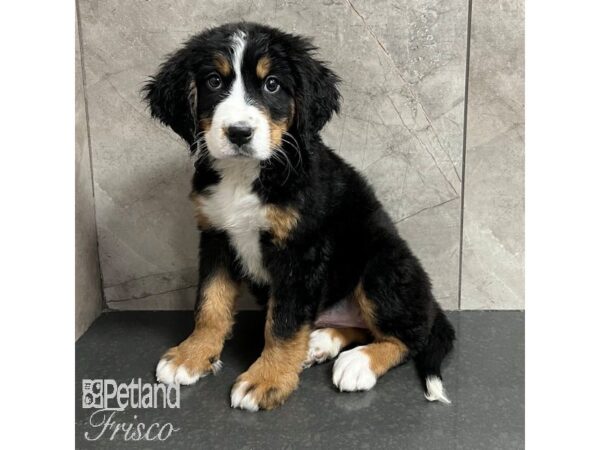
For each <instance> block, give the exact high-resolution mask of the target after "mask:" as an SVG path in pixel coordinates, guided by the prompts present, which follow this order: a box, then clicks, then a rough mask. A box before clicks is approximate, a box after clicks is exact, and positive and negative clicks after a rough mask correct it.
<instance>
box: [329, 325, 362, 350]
mask: <svg viewBox="0 0 600 450" xmlns="http://www.w3.org/2000/svg"><path fill="white" fill-rule="evenodd" d="M326 330H327V333H329V336H331V338H332V339H338V340H339V341H340V342H341V348H345V347H348V346H349V345H351V344H364V343H366V342H368V341H369V339H371V335H370V334H369V332H368V331H367V330H365V329H364V328H350V327H348V328H327V329H326Z"/></svg>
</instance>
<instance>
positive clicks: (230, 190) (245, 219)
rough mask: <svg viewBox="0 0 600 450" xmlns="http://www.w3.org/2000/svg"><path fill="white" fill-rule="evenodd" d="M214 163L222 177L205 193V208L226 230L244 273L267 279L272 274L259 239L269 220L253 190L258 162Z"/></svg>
mask: <svg viewBox="0 0 600 450" xmlns="http://www.w3.org/2000/svg"><path fill="white" fill-rule="evenodd" d="M215 167H216V168H217V170H219V172H220V174H221V177H222V179H221V181H220V182H219V184H217V185H215V186H213V187H211V188H210V189H209V190H208V193H207V194H205V195H202V197H201V202H202V212H203V213H204V214H205V215H206V216H207V218H208V220H209V221H210V223H211V224H213V225H214V226H215V227H216V228H218V229H221V230H225V231H226V232H227V234H228V235H229V238H230V240H231V244H232V245H233V247H234V248H235V250H236V252H237V258H238V260H239V262H240V263H241V265H242V268H243V270H244V272H245V275H247V276H250V277H252V278H254V279H255V280H256V281H259V282H263V283H267V282H268V281H269V274H268V273H267V271H266V269H265V268H264V265H263V262H262V254H261V250H260V242H259V239H260V232H261V231H262V230H266V229H267V228H268V222H267V219H266V213H265V208H264V207H263V205H262V204H261V202H260V199H259V198H258V196H257V195H256V194H255V193H254V192H252V184H253V182H254V180H255V179H256V178H257V177H258V172H259V167H258V162H256V161H240V160H218V161H216V162H215Z"/></svg>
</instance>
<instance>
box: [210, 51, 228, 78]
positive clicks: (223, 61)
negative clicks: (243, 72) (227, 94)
mask: <svg viewBox="0 0 600 450" xmlns="http://www.w3.org/2000/svg"><path fill="white" fill-rule="evenodd" d="M213 62H214V64H215V67H216V68H217V72H219V73H220V74H221V75H222V76H224V77H226V76H228V75H229V74H230V73H231V64H230V63H229V60H228V59H227V58H226V57H225V56H223V55H222V54H221V53H217V55H216V56H215V59H214V61H213Z"/></svg>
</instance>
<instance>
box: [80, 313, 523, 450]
mask: <svg viewBox="0 0 600 450" xmlns="http://www.w3.org/2000/svg"><path fill="white" fill-rule="evenodd" d="M449 317H450V320H451V321H452V322H453V324H454V325H455V327H456V329H457V334H458V340H457V344H456V348H455V350H454V352H453V353H451V355H450V356H449V358H448V360H447V363H446V364H445V367H444V370H443V373H444V383H445V386H446V388H447V391H448V394H449V396H450V398H451V400H452V404H451V405H442V404H434V403H429V402H427V401H426V400H425V399H424V398H423V393H422V390H421V386H420V384H419V382H418V379H417V376H416V372H415V370H414V366H413V363H412V362H409V363H407V364H406V365H403V366H401V367H398V368H396V369H393V370H392V371H391V372H389V373H388V374H386V375H385V376H384V377H382V378H381V379H380V380H379V381H378V383H377V385H376V386H375V388H374V389H373V390H372V391H369V392H365V393H339V392H337V391H336V390H335V389H334V387H333V384H332V382H331V370H332V363H326V364H323V365H320V366H316V367H312V368H310V369H308V370H306V371H304V373H303V374H302V376H301V384H300V387H299V389H298V390H297V391H296V392H295V393H294V394H293V395H292V397H290V399H289V400H288V402H287V403H286V404H284V405H283V406H282V407H281V408H279V409H277V410H275V411H271V412H259V413H249V412H246V411H240V410H232V409H231V408H230V407H229V391H230V389H231V385H232V384H233V382H234V380H235V378H236V377H237V376H238V375H239V374H240V373H241V372H242V371H244V370H245V369H246V368H247V367H248V366H249V365H250V364H251V363H252V361H253V359H254V358H256V357H257V356H258V355H259V353H260V350H261V346H262V342H261V340H262V335H263V330H262V325H263V321H264V316H263V315H262V314H261V313H258V312H243V313H240V314H239V315H238V319H237V324H236V328H235V330H234V333H233V338H232V340H230V341H228V342H227V344H226V346H225V350H224V353H223V355H222V359H223V362H224V368H223V370H222V371H221V372H220V373H219V375H218V376H216V377H213V376H210V377H207V378H203V379H201V380H200V381H199V382H198V383H197V384H196V385H194V386H187V387H185V386H184V387H183V388H182V390H181V405H180V406H181V407H180V408H179V409H166V410H164V409H143V410H140V409H126V410H125V411H123V412H121V413H118V416H117V417H118V420H117V421H124V422H134V423H139V422H142V423H145V424H147V425H149V424H151V423H153V422H160V423H161V424H165V423H166V422H171V423H172V424H173V425H174V426H175V427H178V428H180V431H178V432H177V433H175V434H173V435H172V437H171V438H169V440H168V441H166V442H165V443H163V444H162V445H163V446H165V447H168V448H195V447H202V448H222V449H230V448H231V449H252V448H293V449H296V448H316V449H320V448H324V449H325V448H326V449H336V448H366V449H369V448H376V449H387V448H410V449H413V448H415V449H450V448H457V449H520V448H524V442H523V440H524V314H523V313H520V312H506V311H504V312H483V311H468V312H467V311H462V312H453V313H450V314H449ZM192 326H193V321H192V315H191V314H190V313H189V312H188V313H180V312H179V313H175V312H162V313H148V312H126V313H124V312H113V313H106V314H104V315H103V316H102V317H101V318H100V319H98V321H97V322H96V323H95V324H94V325H93V326H92V327H91V328H90V330H89V331H88V332H87V333H86V334H85V335H84V336H83V337H82V338H81V339H80V340H79V341H78V342H77V344H76V379H75V382H76V446H77V448H148V446H149V445H150V444H149V443H148V442H137V443H136V442H126V443H124V442H122V440H121V438H117V439H116V440H115V441H109V440H108V439H106V438H103V439H101V440H99V441H97V442H95V443H90V442H87V441H86V440H85V437H84V433H85V432H88V433H91V432H95V433H97V430H93V429H92V428H91V427H90V424H89V417H90V413H91V410H89V409H86V410H84V409H82V408H81V406H80V402H81V380H82V379H83V378H91V379H98V378H110V379H115V380H116V381H117V382H130V381H131V379H132V378H134V379H137V378H141V379H142V381H143V382H152V381H153V371H154V367H155V364H156V362H157V361H158V359H159V358H160V356H161V354H162V353H163V352H164V351H165V350H166V349H167V348H169V347H170V346H172V345H175V344H177V343H178V342H180V341H181V340H182V339H184V338H185V337H186V336H187V334H188V333H189V332H190V331H191V329H192ZM134 415H135V417H134ZM93 435H94V436H95V435H96V434H93Z"/></svg>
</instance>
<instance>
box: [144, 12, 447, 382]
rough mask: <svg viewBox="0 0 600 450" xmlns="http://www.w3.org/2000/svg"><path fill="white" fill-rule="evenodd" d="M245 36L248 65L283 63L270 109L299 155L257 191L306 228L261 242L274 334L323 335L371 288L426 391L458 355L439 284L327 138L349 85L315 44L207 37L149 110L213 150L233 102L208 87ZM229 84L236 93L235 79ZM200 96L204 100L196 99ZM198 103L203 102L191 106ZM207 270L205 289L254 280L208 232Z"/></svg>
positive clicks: (201, 168) (264, 292) (255, 34)
mask: <svg viewBox="0 0 600 450" xmlns="http://www.w3.org/2000/svg"><path fill="white" fill-rule="evenodd" d="M236 30H242V31H243V32H244V33H246V35H247V36H248V47H247V50H246V53H247V55H246V58H250V59H252V58H254V59H255V60H256V59H257V58H258V57H259V56H260V55H263V54H267V55H269V57H270V60H271V61H272V62H273V66H274V67H273V69H272V70H273V71H274V72H276V73H277V75H278V77H279V80H280V82H281V85H282V88H283V91H282V93H281V94H282V97H278V98H273V99H270V100H266V99H265V100H264V102H263V103H262V104H263V106H264V107H265V109H266V110H267V111H268V112H269V113H270V115H271V117H272V118H274V119H280V118H282V117H286V115H287V116H289V118H290V123H289V128H288V130H287V131H288V133H289V134H290V135H291V136H293V138H294V141H295V144H297V145H294V144H293V142H292V141H287V142H283V143H282V149H283V151H284V152H285V153H286V156H287V160H288V161H280V160H276V159H273V160H272V161H271V160H269V161H268V162H267V163H264V164H262V165H261V170H260V175H259V177H258V178H257V179H256V180H255V182H254V185H253V190H254V191H255V193H256V194H257V195H258V196H259V198H260V200H261V202H263V203H264V204H274V205H278V206H280V207H283V208H292V209H293V210H295V211H297V212H298V217H299V220H298V222H297V224H296V226H295V227H294V228H293V230H292V231H291V232H290V234H289V236H288V237H287V239H286V241H285V243H284V244H283V245H281V243H279V244H277V243H276V242H274V240H273V235H272V233H270V232H269V231H263V232H262V233H261V236H260V247H261V252H262V258H263V264H264V266H265V268H266V270H267V271H268V273H269V275H270V279H271V282H270V283H269V284H268V285H264V284H261V283H257V282H256V280H254V279H252V278H251V277H250V278H249V279H247V280H246V281H248V282H249V283H250V284H251V286H252V288H253V290H254V291H255V292H257V293H259V295H261V296H262V297H263V298H262V301H263V302H265V301H266V298H267V296H270V298H272V299H273V301H274V302H275V303H274V305H273V309H272V314H273V332H274V334H275V335H276V336H277V337H278V338H280V339H283V340H285V339H288V338H290V337H291V336H292V335H293V334H294V333H296V332H297V331H298V330H299V329H300V327H302V326H304V325H306V324H311V323H312V322H313V321H314V320H315V317H316V316H317V314H318V313H319V311H321V310H322V309H324V308H327V307H328V306H331V305H332V304H334V303H336V302H338V301H340V300H341V299H344V298H347V297H349V296H351V295H352V293H353V292H354V290H355V289H356V288H357V286H359V285H361V284H362V287H363V289H364V293H365V295H366V297H367V298H368V299H369V300H370V301H371V302H372V304H373V308H374V311H373V312H374V314H375V325H376V327H377V328H378V330H379V332H380V334H382V335H386V336H391V337H394V338H397V339H399V340H401V341H402V342H403V343H404V344H406V346H407V347H408V349H409V351H410V355H411V356H412V357H413V358H414V359H415V362H416V364H417V369H418V371H419V374H420V377H421V379H422V380H423V382H424V381H425V379H426V378H427V377H429V376H437V377H441V375H440V365H441V362H442V360H443V358H444V357H445V356H446V354H447V353H448V352H449V351H450V350H451V348H452V342H453V340H454V339H455V333H454V330H453V328H452V326H451V324H450V323H449V322H448V320H447V318H446V316H445V315H444V313H443V312H442V310H441V308H440V306H439V305H438V303H437V302H436V300H435V299H434V297H433V295H432V292H431V284H430V281H429V277H428V275H427V273H426V272H425V271H424V269H423V267H422V266H421V264H420V263H419V260H418V259H417V258H416V257H415V256H414V255H413V253H412V252H411V251H410V250H409V248H408V246H407V244H406V242H405V241H404V240H402V239H401V238H400V237H399V235H398V232H397V229H396V227H395V225H394V224H393V223H392V221H391V220H390V217H389V216H388V214H387V213H386V212H385V210H384V209H383V207H382V205H381V203H380V202H379V201H378V200H377V198H376V197H375V195H374V192H373V190H372V188H371V187H370V186H369V184H368V182H367V181H366V180H365V178H364V177H363V176H361V175H360V174H359V173H358V172H357V171H356V170H355V169H354V168H353V167H351V166H350V165H349V164H347V163H346V162H344V161H343V160H342V159H341V158H340V157H339V156H337V155H336V154H335V153H334V152H333V151H332V150H331V149H330V148H329V147H327V146H326V145H325V144H324V143H323V142H322V140H321V137H320V136H319V132H320V130H321V129H322V128H323V126H324V125H325V124H326V123H327V121H328V120H329V119H330V118H331V116H332V114H333V113H334V112H338V110H339V108H340V93H339V91H338V89H337V84H338V82H339V79H338V77H337V76H336V75H335V74H334V73H333V72H332V71H331V70H330V69H329V68H327V67H326V66H325V65H324V64H323V63H322V62H320V61H318V60H316V59H315V58H314V56H313V53H314V50H315V48H314V47H313V46H312V44H311V43H310V41H309V40H307V39H305V38H302V37H299V36H295V35H291V34H287V33H284V32H281V31H279V30H276V29H273V28H270V27H266V26H261V25H257V24H252V23H237V24H229V25H225V26H222V27H218V28H214V29H211V30H208V31H206V32H204V33H202V34H200V35H197V36H195V37H193V38H192V39H191V40H189V41H188V42H187V43H186V44H185V45H184V47H183V48H182V49H181V50H179V51H178V52H176V53H175V54H173V55H172V56H171V57H170V58H169V59H168V61H167V62H166V63H165V64H163V66H162V67H161V69H160V71H159V72H158V74H157V75H156V77H155V78H154V79H153V80H151V81H150V82H149V83H148V85H147V87H146V99H147V101H148V103H149V104H150V107H151V112H152V115H153V116H154V117H156V118H158V119H160V120H161V121H162V122H163V123H165V124H166V125H168V126H170V127H171V128H172V129H173V130H174V131H175V132H176V133H178V134H179V135H180V136H181V137H182V138H183V139H185V141H186V142H187V143H188V144H189V145H190V148H191V151H192V152H194V151H197V150H198V148H202V143H203V142H202V139H203V138H202V136H199V123H200V121H201V120H203V119H204V120H210V118H211V115H212V113H213V111H214V108H215V107H216V105H218V103H219V101H220V100H221V99H222V95H223V94H222V93H221V94H219V93H214V92H209V91H208V90H207V89H206V87H205V86H204V84H205V83H204V81H203V80H204V77H206V75H207V73H209V72H211V71H213V70H214V67H213V63H212V61H213V58H214V55H215V54H216V53H219V52H223V51H224V50H223V45H224V43H225V42H228V39H230V37H231V35H232V33H234V32H235V31H236ZM250 67H254V65H250ZM246 76H247V77H248V78H251V77H254V76H255V75H254V74H252V73H245V77H246ZM223 82H224V83H227V80H226V78H225V77H224V81H223ZM192 85H193V86H195V89H196V92H192V93H191V92H190V86H192ZM192 95H194V96H196V97H197V99H196V100H191V96H192ZM254 95H259V94H258V93H255V94H254ZM269 102H270V103H269ZM288 104H289V105H291V108H287V107H286V105H288ZM290 109H291V112H290ZM204 151H205V150H204ZM200 153H202V150H200ZM195 169H196V171H195V174H194V177H193V190H194V191H195V192H204V191H206V189H207V188H208V187H210V186H212V185H214V184H216V183H218V182H219V181H220V179H221V178H220V175H219V173H218V171H216V170H215V169H214V167H213V160H212V159H211V158H210V157H202V156H201V157H200V158H199V159H198V161H197V162H196V164H195ZM200 259H201V261H200V283H199V284H200V286H202V284H203V282H204V281H205V280H206V279H207V277H209V276H210V274H211V273H214V271H215V270H217V269H218V268H219V269H221V268H226V270H227V271H228V272H229V273H230V274H231V276H232V277H234V278H235V279H237V280H241V279H242V278H244V275H243V271H242V270H241V268H240V266H239V263H238V261H237V258H236V253H235V249H234V247H233V246H232V245H231V243H230V241H229V237H228V234H227V232H226V231H225V230H220V229H207V230H205V231H203V233H202V239H201V251H200ZM197 306H201V305H197Z"/></svg>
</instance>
